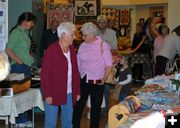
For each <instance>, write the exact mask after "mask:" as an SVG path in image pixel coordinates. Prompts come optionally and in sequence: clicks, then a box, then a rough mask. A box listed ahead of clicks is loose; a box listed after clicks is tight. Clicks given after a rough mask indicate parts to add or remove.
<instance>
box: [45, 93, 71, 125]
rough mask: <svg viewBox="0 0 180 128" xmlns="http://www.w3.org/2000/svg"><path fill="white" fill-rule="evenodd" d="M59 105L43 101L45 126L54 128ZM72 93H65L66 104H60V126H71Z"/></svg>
mask: <svg viewBox="0 0 180 128" xmlns="http://www.w3.org/2000/svg"><path fill="white" fill-rule="evenodd" d="M58 108H59V106H54V105H50V104H47V103H46V102H45V128H56V124H57V117H58ZM72 114H73V104H72V93H69V94H68V95H67V104H65V105H61V128H72Z"/></svg>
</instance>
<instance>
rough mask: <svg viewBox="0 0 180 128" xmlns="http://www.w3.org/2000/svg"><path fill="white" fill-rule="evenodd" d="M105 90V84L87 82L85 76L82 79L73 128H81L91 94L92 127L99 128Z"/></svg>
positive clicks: (75, 107)
mask: <svg viewBox="0 0 180 128" xmlns="http://www.w3.org/2000/svg"><path fill="white" fill-rule="evenodd" d="M103 91H104V85H96V84H89V83H86V78H85V77H84V78H83V79H82V80H81V97H80V100H79V101H77V102H76V105H75V106H74V112H73V121H72V123H73V128H80V123H81V118H82V113H83V110H84V106H85V104H86V101H87V99H88V95H89V94H90V98H91V114H90V118H91V119H90V128H99V122H100V117H101V104H102V100H103Z"/></svg>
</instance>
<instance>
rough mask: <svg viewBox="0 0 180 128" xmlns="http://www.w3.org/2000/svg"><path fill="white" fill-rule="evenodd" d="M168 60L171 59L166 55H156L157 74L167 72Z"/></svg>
mask: <svg viewBox="0 0 180 128" xmlns="http://www.w3.org/2000/svg"><path fill="white" fill-rule="evenodd" d="M168 60H169V59H168V58H166V57H164V56H157V57H156V70H155V74H156V75H162V74H164V73H165V69H166V63H167V62H168Z"/></svg>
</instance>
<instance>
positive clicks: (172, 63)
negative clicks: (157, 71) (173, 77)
mask: <svg viewBox="0 0 180 128" xmlns="http://www.w3.org/2000/svg"><path fill="white" fill-rule="evenodd" d="M177 61H180V58H176V59H175V60H169V61H168V62H167V63H166V68H165V72H166V73H173V72H174V71H179V68H178V65H177Z"/></svg>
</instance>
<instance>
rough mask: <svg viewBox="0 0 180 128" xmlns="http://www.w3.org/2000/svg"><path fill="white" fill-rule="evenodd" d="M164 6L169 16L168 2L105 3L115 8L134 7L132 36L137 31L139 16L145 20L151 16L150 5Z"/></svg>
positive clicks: (108, 6)
mask: <svg viewBox="0 0 180 128" xmlns="http://www.w3.org/2000/svg"><path fill="white" fill-rule="evenodd" d="M157 6H163V7H164V9H165V12H164V16H165V17H166V18H167V15H168V4H155V5H103V7H107V8H115V9H133V10H132V11H131V23H132V24H131V25H132V26H131V38H132V37H133V34H134V33H135V29H136V23H138V22H139V18H144V19H145V20H146V19H147V18H148V17H149V16H150V7H157Z"/></svg>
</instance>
